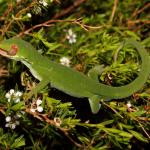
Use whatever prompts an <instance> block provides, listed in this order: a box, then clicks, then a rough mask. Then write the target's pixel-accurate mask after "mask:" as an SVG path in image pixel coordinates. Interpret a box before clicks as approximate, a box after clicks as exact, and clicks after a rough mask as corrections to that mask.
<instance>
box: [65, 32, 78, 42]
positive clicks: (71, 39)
mask: <svg viewBox="0 0 150 150" xmlns="http://www.w3.org/2000/svg"><path fill="white" fill-rule="evenodd" d="M76 37H77V36H76V34H75V33H73V31H72V29H69V30H68V33H67V35H66V38H67V39H68V41H69V43H70V44H73V43H76V41H77V40H76Z"/></svg>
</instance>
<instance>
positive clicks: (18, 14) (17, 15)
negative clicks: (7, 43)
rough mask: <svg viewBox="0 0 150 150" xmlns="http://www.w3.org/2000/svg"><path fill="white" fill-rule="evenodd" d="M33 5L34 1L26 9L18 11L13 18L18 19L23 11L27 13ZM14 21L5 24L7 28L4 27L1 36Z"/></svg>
mask: <svg viewBox="0 0 150 150" xmlns="http://www.w3.org/2000/svg"><path fill="white" fill-rule="evenodd" d="M34 4H35V1H33V2H31V3H30V4H29V6H28V7H26V8H24V9H22V10H20V11H19V12H18V13H17V14H16V15H15V17H14V18H18V17H19V16H20V15H21V14H22V13H23V12H25V11H27V10H28V9H29V8H31V7H33V6H34ZM14 21H15V19H11V21H10V22H9V23H8V24H7V26H6V27H4V29H3V32H2V36H4V34H5V32H6V31H8V29H9V28H10V26H11V24H12V23H13V22H14Z"/></svg>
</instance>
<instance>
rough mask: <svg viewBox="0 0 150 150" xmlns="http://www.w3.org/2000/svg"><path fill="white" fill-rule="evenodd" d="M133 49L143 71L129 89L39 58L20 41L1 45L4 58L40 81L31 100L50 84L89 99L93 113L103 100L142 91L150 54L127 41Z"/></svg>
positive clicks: (32, 92) (13, 40)
mask: <svg viewBox="0 0 150 150" xmlns="http://www.w3.org/2000/svg"><path fill="white" fill-rule="evenodd" d="M128 44H130V45H133V46H134V47H135V48H136V50H137V52H138V53H139V56H140V57H141V62H142V64H141V69H140V72H139V74H138V77H137V78H136V79H135V80H134V81H133V82H131V83H129V84H128V85H125V86H120V87H112V86H108V85H105V84H102V83H99V82H98V81H97V80H94V79H92V78H90V77H88V76H86V75H84V74H82V73H80V72H78V71H76V70H74V69H72V68H69V67H66V66H63V65H61V64H57V63H55V62H53V61H50V60H49V58H47V57H45V56H42V55H41V54H39V53H38V52H37V51H36V50H35V49H34V47H33V46H32V45H31V44H30V43H28V42H26V41H24V40H22V39H20V38H11V39H8V40H4V41H2V42H1V43H0V54H1V55H3V56H6V57H8V58H11V59H14V60H16V61H21V62H22V63H23V64H24V65H26V66H27V67H28V68H29V69H30V71H31V73H32V74H33V76H34V77H35V78H37V79H38V80H40V83H39V85H37V87H36V88H35V89H33V90H32V91H31V92H29V96H32V95H33V94H36V93H37V92H38V91H39V90H40V89H42V88H44V86H46V85H47V84H48V83H51V85H52V87H55V88H57V89H59V90H61V91H63V92H65V93H67V94H69V95H71V96H74V97H79V98H82V97H87V98H88V99H89V103H90V106H91V110H92V112H93V113H97V112H98V111H99V109H100V105H99V102H100V100H101V99H107V98H109V99H121V98H125V97H128V96H130V95H132V94H133V93H135V92H136V91H138V90H139V89H140V88H141V87H142V86H143V85H144V83H145V82H146V80H147V78H148V76H149V73H150V69H149V66H150V59H149V56H148V53H147V52H146V51H145V50H144V48H143V47H142V46H141V45H140V44H139V43H138V42H137V41H135V40H133V39H127V40H125V45H128Z"/></svg>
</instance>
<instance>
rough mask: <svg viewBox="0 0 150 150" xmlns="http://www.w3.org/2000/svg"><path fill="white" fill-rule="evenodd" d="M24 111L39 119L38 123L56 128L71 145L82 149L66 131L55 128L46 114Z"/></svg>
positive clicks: (52, 121)
mask: <svg viewBox="0 0 150 150" xmlns="http://www.w3.org/2000/svg"><path fill="white" fill-rule="evenodd" d="M25 111H26V112H27V113H29V114H31V115H33V116H34V117H35V118H37V119H39V120H40V121H45V122H46V123H48V124H49V125H52V126H54V127H56V129H59V130H60V131H61V132H62V133H63V134H64V135H65V136H66V137H67V138H68V139H69V140H70V141H71V142H72V143H74V145H75V146H77V147H79V148H83V146H82V145H81V144H79V143H77V142H76V141H74V140H73V139H72V138H71V137H70V136H69V133H68V129H65V128H61V127H60V126H57V125H56V123H55V122H54V120H51V119H49V118H48V116H47V115H46V114H41V113H37V112H31V111H30V109H28V108H27V109H26V110H25Z"/></svg>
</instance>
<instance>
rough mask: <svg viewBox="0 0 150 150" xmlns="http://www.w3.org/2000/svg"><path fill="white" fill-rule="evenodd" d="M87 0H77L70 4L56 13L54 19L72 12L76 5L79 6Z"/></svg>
mask: <svg viewBox="0 0 150 150" xmlns="http://www.w3.org/2000/svg"><path fill="white" fill-rule="evenodd" d="M85 1H87V0H76V1H75V2H74V3H73V4H72V5H71V6H69V7H68V8H66V9H64V10H62V11H61V12H60V13H58V14H56V15H54V17H52V18H53V19H57V18H60V17H62V16H64V15H66V14H68V13H70V12H72V11H73V10H74V9H75V8H76V7H78V6H79V5H81V4H82V3H83V2H85Z"/></svg>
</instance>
